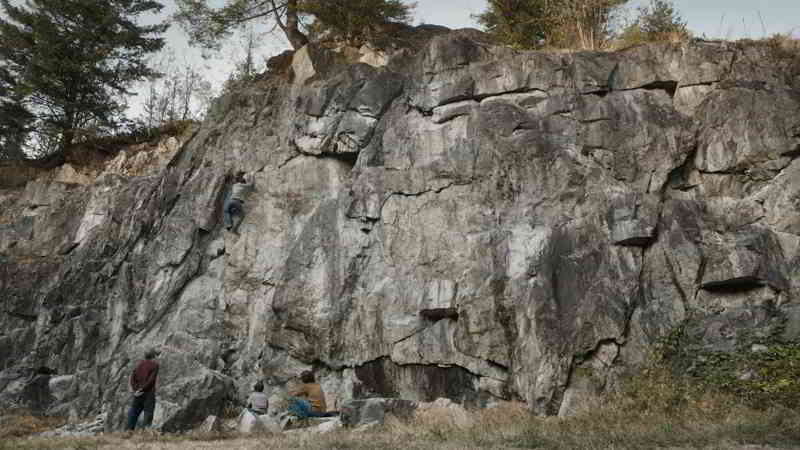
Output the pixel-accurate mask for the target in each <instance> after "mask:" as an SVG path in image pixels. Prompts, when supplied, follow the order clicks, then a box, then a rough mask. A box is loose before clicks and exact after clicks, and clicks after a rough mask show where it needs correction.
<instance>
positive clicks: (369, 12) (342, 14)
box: [303, 0, 413, 45]
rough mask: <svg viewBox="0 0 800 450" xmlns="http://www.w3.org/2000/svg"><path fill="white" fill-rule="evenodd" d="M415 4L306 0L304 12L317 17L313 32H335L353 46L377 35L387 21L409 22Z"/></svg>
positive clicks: (396, 0) (384, 0)
mask: <svg viewBox="0 0 800 450" xmlns="http://www.w3.org/2000/svg"><path fill="white" fill-rule="evenodd" d="M412 8H413V5H410V4H405V3H403V2H402V1H401V0H306V1H305V2H304V3H303V11H304V13H306V14H309V15H311V16H313V17H314V23H313V24H312V27H311V29H312V32H313V34H315V35H320V36H322V35H331V36H333V37H336V38H339V39H342V40H344V41H345V42H347V43H349V44H351V45H359V44H361V43H362V41H363V40H364V39H365V38H367V37H369V36H371V35H376V34H377V33H378V30H379V26H380V25H382V24H385V23H387V22H402V23H408V22H409V21H410V20H411V10H412Z"/></svg>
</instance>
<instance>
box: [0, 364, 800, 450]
mask: <svg viewBox="0 0 800 450" xmlns="http://www.w3.org/2000/svg"><path fill="white" fill-rule="evenodd" d="M798 447H800V412H798V411H794V410H790V409H785V408H780V407H774V408H772V409H769V410H755V409H751V408H748V407H746V406H743V405H741V404H739V403H737V401H736V400H735V399H733V398H731V397H728V396H725V395H723V394H718V393H712V392H701V391H698V390H696V389H695V388H693V387H692V386H689V385H687V384H685V383H682V382H676V381H675V380H672V379H670V378H669V377H667V376H664V375H663V374H657V375H654V376H650V377H649V379H648V380H646V381H644V382H635V383H634V384H633V387H632V389H631V390H630V391H628V392H626V393H624V394H619V395H614V396H610V397H608V398H606V399H604V402H603V404H602V405H600V406H597V407H595V408H592V409H591V410H590V411H587V412H585V413H583V414H581V415H579V416H576V417H571V418H567V419H559V418H554V417H549V418H543V417H534V416H532V415H530V414H529V413H528V411H527V410H526V409H525V407H524V406H523V405H521V404H518V403H507V404H504V405H501V406H499V407H496V408H492V409H487V410H482V411H470V412H463V411H459V410H450V409H430V410H426V411H421V412H420V413H418V414H417V416H416V417H415V418H414V419H413V420H411V421H410V422H403V421H400V420H397V419H392V418H389V420H387V422H386V424H385V425H384V426H382V427H377V428H373V429H370V430H367V431H361V432H354V431H337V432H333V433H328V434H325V435H317V434H288V435H275V434H265V435H258V436H252V435H251V436H240V435H235V434H185V435H159V434H155V433H135V434H132V435H126V434H108V435H103V436H98V437H95V438H83V439H42V438H38V439H7V440H3V441H0V450H7V449H8V450H10V449H12V448H13V449H22V450H26V449H76V450H77V449H109V450H110V449H114V450H133V449H136V450H172V449H175V450H177V449H217V448H225V449H226V450H250V449H253V450H255V449H265V450H272V449H307V450H322V449H353V450H362V449H363V450H367V449H369V450H372V449H382V450H393V449H398V450H399V449H430V448H436V449H439V450H449V449H473V448H474V449H481V448H482V449H514V448H541V449H556V450H561V449H564V450H566V449H570V450H572V449H626V450H627V449H650V448H671V449H676V450H677V449H694V448H700V449H750V450H755V449H776V448H798Z"/></svg>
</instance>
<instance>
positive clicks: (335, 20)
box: [175, 0, 415, 49]
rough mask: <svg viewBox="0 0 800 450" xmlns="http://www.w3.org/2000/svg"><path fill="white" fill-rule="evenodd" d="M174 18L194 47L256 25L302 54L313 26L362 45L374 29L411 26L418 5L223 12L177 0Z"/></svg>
mask: <svg viewBox="0 0 800 450" xmlns="http://www.w3.org/2000/svg"><path fill="white" fill-rule="evenodd" d="M176 2H177V4H178V8H179V12H178V14H176V16H175V19H176V20H177V21H178V22H180V23H181V24H182V26H183V27H184V29H185V30H186V31H187V32H188V33H189V36H190V38H191V39H192V41H193V42H194V43H196V44H199V45H201V46H203V47H205V48H211V49H214V48H218V47H219V43H220V41H221V40H222V39H224V38H226V37H228V36H230V34H231V33H232V32H233V31H234V30H236V29H238V28H240V27H241V26H242V25H244V24H246V23H249V22H251V21H255V20H265V21H268V22H270V21H271V22H273V23H274V24H275V26H277V27H278V28H280V29H281V30H282V31H283V33H284V34H285V35H286V38H287V39H288V40H289V43H290V44H291V46H292V47H293V48H295V49H298V48H300V47H302V46H304V45H305V44H307V43H308V40H309V38H308V32H309V27H310V26H311V25H312V24H313V26H314V27H315V31H330V32H332V33H333V34H334V35H336V36H337V37H341V38H344V39H346V40H348V41H350V42H351V43H352V42H358V41H359V40H361V39H363V38H364V37H365V36H366V35H367V34H369V33H370V32H371V31H373V28H374V26H376V25H379V24H382V23H386V22H390V21H399V22H407V21H408V20H410V18H411V11H412V10H413V8H414V7H415V4H413V3H408V2H404V1H403V0H226V3H225V5H224V6H223V7H221V8H214V7H212V6H209V1H208V0H176Z"/></svg>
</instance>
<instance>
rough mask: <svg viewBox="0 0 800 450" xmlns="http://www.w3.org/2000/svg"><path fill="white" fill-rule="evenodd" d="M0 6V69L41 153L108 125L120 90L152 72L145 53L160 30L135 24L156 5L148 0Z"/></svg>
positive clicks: (155, 45)
mask: <svg viewBox="0 0 800 450" xmlns="http://www.w3.org/2000/svg"><path fill="white" fill-rule="evenodd" d="M0 5H2V8H3V10H4V12H5V15H6V17H7V19H0V66H2V67H4V69H5V72H6V74H7V75H8V78H9V79H10V80H11V81H12V82H10V83H8V86H10V88H11V91H12V95H10V97H12V98H13V99H14V101H13V102H12V104H14V105H16V107H17V108H21V109H20V110H25V111H28V112H29V113H30V114H31V117H32V119H31V120H32V124H31V125H30V126H27V127H25V131H30V132H31V133H32V137H31V140H32V141H33V142H36V143H38V144H39V145H46V146H48V147H51V148H49V149H48V150H49V151H60V152H63V151H65V150H66V149H67V148H69V147H70V146H71V145H72V144H73V143H74V142H75V141H76V139H77V138H78V136H79V135H80V133H81V132H82V131H84V130H85V129H87V128H88V127H93V128H95V129H99V130H105V129H111V128H113V127H114V126H115V122H116V120H117V119H118V118H119V114H120V113H121V111H122V109H123V108H124V102H123V101H122V100H121V98H122V96H124V95H127V94H130V92H129V91H128V88H130V87H131V85H132V83H133V82H135V81H139V80H142V79H144V78H146V77H148V76H152V75H154V72H153V71H152V70H151V69H149V68H148V67H147V65H146V62H145V57H146V56H147V55H148V54H149V53H151V52H155V51H158V50H160V49H161V47H162V46H163V45H164V41H163V39H162V38H161V37H160V35H161V34H162V33H163V32H164V31H165V30H166V29H167V27H168V25H166V24H156V25H147V26H142V25H139V24H138V23H137V22H136V20H137V18H138V17H139V16H140V15H142V14H145V13H157V12H159V11H160V10H161V9H162V8H163V5H161V4H160V3H158V2H156V1H151V0H28V1H27V2H26V5H25V6H14V5H12V4H11V2H10V1H9V0H0ZM0 126H2V125H0ZM3 131H4V130H3V129H2V128H0V132H3ZM43 143H44V144H43ZM48 143H54V144H48Z"/></svg>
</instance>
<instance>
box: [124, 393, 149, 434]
mask: <svg viewBox="0 0 800 450" xmlns="http://www.w3.org/2000/svg"><path fill="white" fill-rule="evenodd" d="M155 409H156V393H155V392H153V391H151V392H145V393H143V394H142V395H140V396H138V397H133V402H132V403H131V407H130V409H128V423H127V425H126V426H125V429H126V430H128V431H132V430H134V429H135V428H136V422H138V421H139V415H140V414H141V413H142V412H144V418H143V419H142V426H141V427H140V428H147V427H149V426H150V425H151V424H152V423H153V411H155Z"/></svg>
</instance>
